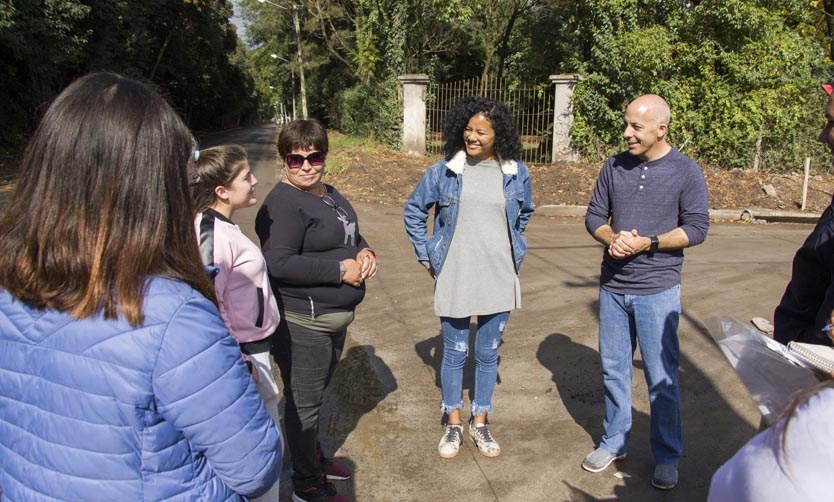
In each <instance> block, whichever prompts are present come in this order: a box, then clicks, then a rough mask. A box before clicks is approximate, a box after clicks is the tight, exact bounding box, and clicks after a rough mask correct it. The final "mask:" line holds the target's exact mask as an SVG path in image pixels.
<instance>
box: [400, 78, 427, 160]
mask: <svg viewBox="0 0 834 502" xmlns="http://www.w3.org/2000/svg"><path fill="white" fill-rule="evenodd" d="M397 80H399V81H400V82H402V84H403V151H405V152H406V153H409V154H411V155H425V153H426V90H427V89H428V86H429V77H428V75H424V74H422V73H418V74H409V75H400V76H399V77H397Z"/></svg>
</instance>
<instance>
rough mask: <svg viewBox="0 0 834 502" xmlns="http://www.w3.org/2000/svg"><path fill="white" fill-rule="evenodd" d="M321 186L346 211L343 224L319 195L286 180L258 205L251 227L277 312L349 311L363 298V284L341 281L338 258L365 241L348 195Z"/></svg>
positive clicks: (352, 254)
mask: <svg viewBox="0 0 834 502" xmlns="http://www.w3.org/2000/svg"><path fill="white" fill-rule="evenodd" d="M324 186H325V191H326V194H327V195H329V196H330V197H331V198H332V199H333V200H334V201H335V202H336V204H337V205H338V206H340V207H341V208H343V209H344V210H345V211H346V212H347V214H348V218H349V221H348V222H347V223H345V222H344V221H342V220H340V219H339V215H338V214H337V212H336V210H334V209H333V208H331V207H330V206H328V205H327V204H325V202H324V201H323V200H322V198H321V197H319V196H317V195H313V194H311V193H309V192H305V191H303V190H299V189H297V188H294V187H292V186H290V185H288V184H286V183H278V184H277V185H275V188H273V189H272V191H271V192H270V193H269V195H267V196H266V199H264V202H263V205H261V208H260V209H259V210H258V215H257V217H256V219H255V232H256V233H257V234H258V238H259V239H260V241H261V250H262V251H263V255H264V258H265V259H266V264H267V268H268V269H269V279H270V283H271V285H272V291H273V292H274V293H275V295H276V298H277V300H278V304H279V308H280V309H281V311H282V312H283V311H290V312H296V313H300V314H308V315H311V316H313V317H315V316H317V315H320V314H326V313H333V312H346V311H352V310H354V309H355V308H356V306H357V305H358V304H359V303H360V302H361V301H362V299H363V298H364V297H365V285H364V283H363V284H362V285H361V286H360V287H358V288H357V287H353V286H350V285H348V284H345V283H343V282H342V281H341V273H340V270H339V262H340V261H341V260H345V259H355V258H356V254H357V253H358V252H359V250H361V249H363V248H369V247H370V246H369V245H368V243H367V242H366V241H365V239H364V238H363V237H362V235H361V234H360V233H359V222H358V220H357V216H356V211H355V210H354V209H353V207H352V206H351V205H350V203H349V202H348V201H347V199H345V198H344V197H343V196H342V194H340V193H339V191H338V190H336V189H335V188H333V187H332V186H330V185H327V184H325V185H324Z"/></svg>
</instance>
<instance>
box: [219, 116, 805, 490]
mask: <svg viewBox="0 0 834 502" xmlns="http://www.w3.org/2000/svg"><path fill="white" fill-rule="evenodd" d="M273 134H274V132H273V129H272V128H254V129H244V130H237V131H230V132H227V133H224V134H223V135H219V136H212V137H209V138H205V139H203V146H206V145H209V144H212V143H219V142H236V143H241V144H243V145H244V146H245V147H246V148H247V149H248V151H249V155H250V164H251V165H252V167H253V170H254V172H255V175H256V176H257V178H258V179H259V181H260V183H259V184H258V186H257V188H256V194H257V196H258V198H259V200H263V197H264V196H265V195H266V193H268V191H269V189H270V188H271V187H272V186H273V185H274V183H275V182H276V181H277V180H278V179H279V178H278V176H279V175H280V173H279V172H278V170H277V162H276V160H275V148H274V146H273V143H272V138H273ZM337 188H338V187H337ZM533 189H534V192H535V187H533ZM355 208H356V210H357V212H358V214H359V220H360V231H361V232H362V234H363V235H364V236H365V237H366V238H367V239H368V241H369V242H370V243H371V244H372V245H373V247H374V250H375V251H376V252H377V254H378V260H379V265H380V272H379V275H378V276H377V277H376V278H375V279H374V280H372V281H370V282H369V283H368V293H367V296H366V299H365V301H364V302H363V303H362V305H360V306H359V308H358V310H357V316H356V320H355V321H354V323H353V324H352V326H351V327H350V329H349V335H348V344H347V346H346V348H345V352H344V355H343V359H342V361H341V363H340V365H339V367H338V368H337V371H336V375H335V377H334V381H333V382H332V384H331V387H330V389H329V391H328V396H327V400H326V403H325V406H324V415H323V417H322V422H321V423H322V427H321V431H320V432H321V434H320V436H321V441H322V444H323V445H324V447H325V450H326V451H327V452H329V453H331V454H334V455H335V457H336V458H337V459H338V460H339V461H341V462H343V463H345V464H347V465H349V466H350V467H352V468H353V469H355V475H354V477H353V479H351V480H349V481H337V482H335V485H336V486H337V488H338V489H339V491H340V492H341V493H344V494H345V495H347V496H348V497H350V498H351V499H354V500H360V501H412V500H414V501H416V500H433V499H438V500H445V499H453V500H454V499H457V500H501V501H608V500H624V501H654V500H664V501H666V500H669V501H672V500H674V501H678V500H680V501H702V500H705V499H706V495H707V491H708V488H709V482H710V478H711V476H712V474H713V473H714V472H715V470H716V469H717V468H718V467H719V466H720V465H721V464H722V463H723V462H724V461H725V460H726V459H728V458H729V457H730V456H732V455H733V454H734V452H735V451H736V450H737V449H738V448H739V447H741V446H742V445H743V444H744V443H745V442H746V441H747V440H748V439H750V438H751V437H752V436H753V435H754V434H755V433H756V430H757V427H758V425H759V421H760V415H759V412H758V410H757V408H756V406H755V405H754V404H753V401H752V399H751V398H750V396H749V395H748V393H747V391H746V390H745V389H744V387H743V386H742V384H741V383H740V381H739V379H738V378H737V377H736V375H735V373H734V372H733V370H732V369H731V368H730V366H729V364H728V363H727V361H726V359H725V358H724V356H723V355H722V354H721V352H720V350H719V349H718V348H717V346H716V345H715V343H714V342H713V340H712V338H711V336H710V335H709V333H708V332H707V330H706V328H705V327H704V325H705V320H706V319H707V318H708V317H710V316H712V315H728V316H731V317H735V318H737V319H739V320H743V321H745V322H747V321H749V319H751V318H752V317H754V316H761V317H765V318H767V319H772V313H773V308H774V306H775V305H776V303H777V302H778V301H779V298H780V296H781V294H782V291H783V290H784V287H785V284H786V283H787V281H788V279H789V275H790V261H791V258H792V256H793V254H794V252H795V250H796V249H797V248H798V247H799V245H800V244H801V243H802V241H803V239H804V238H805V236H806V235H807V234H808V233H809V232H810V230H811V226H810V225H797V224H766V225H756V224H737V223H733V224H721V223H717V224H716V223H713V224H712V226H711V228H710V232H709V235H708V237H707V240H706V242H705V243H704V244H703V245H701V246H697V247H695V248H692V249H689V250H687V252H686V261H685V264H684V271H683V285H682V293H681V296H682V304H683V315H682V318H681V323H680V330H679V336H680V343H681V352H682V358H681V370H680V383H681V398H682V415H683V434H684V456H683V458H682V460H681V464H680V477H681V479H680V484H679V485H678V487H677V488H675V489H674V490H672V491H669V492H662V491H659V490H656V489H654V488H652V487H651V485H650V482H649V480H650V477H651V473H652V470H653V467H654V463H653V459H652V457H651V452H650V448H649V438H648V429H649V415H648V404H649V403H648V398H647V392H646V384H645V381H644V378H643V374H642V369H641V368H642V364H641V361H640V358H639V352H638V355H637V357H636V358H635V362H634V368H635V371H634V379H633V393H634V404H633V408H634V409H633V433H632V438H631V442H630V445H629V450H628V458H627V459H626V460H623V461H619V462H617V463H616V464H614V465H612V466H611V467H609V468H608V469H607V470H606V471H604V472H601V473H598V474H591V473H588V472H585V471H583V470H582V469H581V468H580V463H581V461H582V459H583V458H584V456H585V455H586V454H587V453H589V452H590V451H591V450H592V449H593V448H594V445H595V443H596V442H598V440H599V436H600V434H601V431H602V427H601V425H602V416H603V404H602V399H603V388H602V378H601V375H600V363H599V355H598V352H597V326H598V324H597V308H598V301H597V295H598V279H599V266H600V260H601V254H602V248H601V247H600V245H598V244H597V243H596V242H595V241H594V240H593V239H592V238H591V237H590V236H589V235H588V234H587V233H586V231H585V229H584V226H583V222H582V219H581V218H575V217H574V218H558V217H548V216H542V215H536V216H534V217H533V219H532V220H531V222H530V225H529V227H528V230H527V233H526V235H527V238H528V242H529V246H530V249H529V253H528V255H527V258H526V260H525V262H524V265H523V267H522V271H521V285H522V304H523V308H522V309H521V310H518V311H515V312H513V313H512V315H511V316H510V321H509V324H508V327H507V331H506V332H505V335H504V343H503V345H502V346H501V349H500V355H501V361H500V366H499V376H500V382H499V384H498V385H497V386H496V390H495V395H494V399H493V405H494V407H495V412H494V413H492V414H491V415H490V421H491V426H490V430H491V431H492V432H493V434H494V435H495V437H496V439H497V440H498V441H499V443H500V444H501V449H502V453H501V455H500V456H499V457H497V458H486V457H483V456H481V455H480V454H479V453H478V451H477V448H476V447H475V446H474V445H473V443H472V442H471V441H469V440H468V439H467V441H466V442H465V444H464V447H463V448H462V449H461V452H460V454H459V455H458V456H457V457H456V458H454V459H449V460H444V459H441V458H439V456H438V454H437V443H438V441H439V439H440V436H441V434H442V428H441V426H440V413H439V407H440V374H439V367H440V358H441V356H442V338H441V337H440V330H439V322H438V320H437V318H436V317H435V315H434V310H433V296H432V295H433V282H432V280H431V279H430V277H429V276H428V274H427V273H426V271H425V270H424V269H423V268H422V267H421V266H420V265H419V264H418V263H417V262H416V261H415V260H414V255H413V251H412V248H411V245H410V243H409V242H408V240H407V238H406V235H405V232H404V230H403V225H402V213H401V209H402V208H401V206H400V205H375V204H366V203H356V204H355ZM256 210H257V207H254V208H251V209H249V210H246V211H239V212H238V213H236V215H235V220H236V222H237V223H238V224H239V225H240V226H241V228H242V229H243V230H244V232H246V233H247V234H248V235H249V236H250V237H252V238H253V239H255V236H254V232H253V228H252V227H253V221H254V214H255V212H256ZM256 242H257V241H256ZM472 379H473V364H472V363H471V361H470V362H469V363H468V364H467V367H466V369H465V377H464V394H465V396H464V401H465V402H466V403H467V404H468V403H469V397H468V395H467V393H468V392H469V391H470V389H471V388H472ZM463 415H464V417H467V416H468V412H467V413H464V414H463ZM282 484H283V486H282V493H283V497H284V499H285V500H289V497H290V492H289V478H288V468H287V472H285V475H284V477H283V478H282Z"/></svg>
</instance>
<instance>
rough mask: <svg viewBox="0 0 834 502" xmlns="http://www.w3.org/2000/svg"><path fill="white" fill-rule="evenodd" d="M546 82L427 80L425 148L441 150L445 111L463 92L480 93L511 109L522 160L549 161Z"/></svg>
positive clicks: (550, 140) (549, 100)
mask: <svg viewBox="0 0 834 502" xmlns="http://www.w3.org/2000/svg"><path fill="white" fill-rule="evenodd" d="M550 87H551V86H550V83H547V84H540V85H536V86H531V87H517V86H513V85H511V84H509V83H508V82H507V81H506V79H499V78H489V79H487V81H486V82H485V85H482V83H481V78H480V77H474V78H470V79H467V80H458V81H456V82H446V83H441V84H429V87H428V92H427V95H426V112H427V113H428V124H427V131H426V134H427V137H426V151H427V152H428V153H430V154H437V153H442V152H443V122H444V120H445V119H446V111H447V110H449V108H451V107H452V105H454V104H455V103H457V102H458V100H460V99H461V98H463V97H465V96H484V97H488V98H492V99H495V100H497V101H501V102H503V103H504V104H506V105H507V106H508V107H509V108H510V110H511V111H512V112H513V117H514V118H515V121H516V127H517V128H518V134H519V137H520V139H521V146H522V147H523V148H522V153H521V159H520V160H522V161H523V162H524V163H526V164H531V163H540V164H549V163H550V161H551V151H552V149H553V137H552V135H553V92H552V90H551V88H550Z"/></svg>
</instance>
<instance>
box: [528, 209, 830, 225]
mask: <svg viewBox="0 0 834 502" xmlns="http://www.w3.org/2000/svg"><path fill="white" fill-rule="evenodd" d="M587 209H588V206H569V205H563V204H559V205H544V206H537V207H536V213H535V214H537V215H539V216H553V217H564V216H572V217H582V216H585V211H586V210H587ZM819 217H820V215H818V214H814V213H803V212H799V211H774V210H772V209H763V208H746V209H710V210H709V219H710V220H711V221H743V222H748V223H750V222H755V221H766V222H771V223H777V222H779V223H812V224H813V223H816V222H817V220H819Z"/></svg>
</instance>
